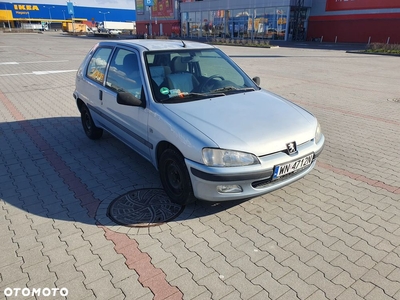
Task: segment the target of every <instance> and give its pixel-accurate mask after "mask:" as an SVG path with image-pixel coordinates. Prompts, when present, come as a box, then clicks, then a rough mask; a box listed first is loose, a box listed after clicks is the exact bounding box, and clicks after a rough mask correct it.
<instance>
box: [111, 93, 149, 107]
mask: <svg viewBox="0 0 400 300" xmlns="http://www.w3.org/2000/svg"><path fill="white" fill-rule="evenodd" d="M117 103H118V104H121V105H128V106H144V105H143V102H142V100H140V99H139V98H137V97H135V96H133V95H132V94H131V93H128V92H119V93H117Z"/></svg>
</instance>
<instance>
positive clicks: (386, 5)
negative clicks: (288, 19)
mask: <svg viewBox="0 0 400 300" xmlns="http://www.w3.org/2000/svg"><path fill="white" fill-rule="evenodd" d="M318 2H325V3H324V4H325V5H324V7H323V6H322V3H321V4H318ZM307 38H308V39H309V40H312V39H316V38H318V39H322V40H323V41H324V42H344V43H368V42H370V43H390V44H400V1H399V0H326V1H313V6H312V8H311V14H310V17H309V19H308V30H307Z"/></svg>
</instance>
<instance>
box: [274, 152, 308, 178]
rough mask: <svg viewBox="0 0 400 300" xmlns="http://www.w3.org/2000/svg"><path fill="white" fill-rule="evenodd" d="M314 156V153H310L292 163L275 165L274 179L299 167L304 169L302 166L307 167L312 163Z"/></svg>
mask: <svg viewBox="0 0 400 300" xmlns="http://www.w3.org/2000/svg"><path fill="white" fill-rule="evenodd" d="M313 157H314V154H310V155H308V156H305V157H303V158H300V159H298V160H295V161H292V162H290V163H287V164H284V165H278V166H275V169H274V175H273V176H272V179H277V178H279V177H281V176H284V175H286V174H289V173H293V172H295V171H297V170H299V169H302V168H305V167H307V166H309V165H311V163H312V160H313Z"/></svg>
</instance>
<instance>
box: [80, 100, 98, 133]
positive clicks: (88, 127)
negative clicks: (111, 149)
mask: <svg viewBox="0 0 400 300" xmlns="http://www.w3.org/2000/svg"><path fill="white" fill-rule="evenodd" d="M81 121H82V127H83V130H84V131H85V133H86V135H87V136H88V138H90V139H92V140H98V139H99V138H101V136H102V135H103V129H101V128H98V127H96V125H94V122H93V119H92V116H91V115H90V112H89V109H88V108H87V107H86V106H85V105H83V106H82V108H81Z"/></svg>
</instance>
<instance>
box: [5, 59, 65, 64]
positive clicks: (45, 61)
mask: <svg viewBox="0 0 400 300" xmlns="http://www.w3.org/2000/svg"><path fill="white" fill-rule="evenodd" d="M66 61H68V60H36V61H22V62H16V61H6V62H0V65H22V64H40V63H55V62H66Z"/></svg>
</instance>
